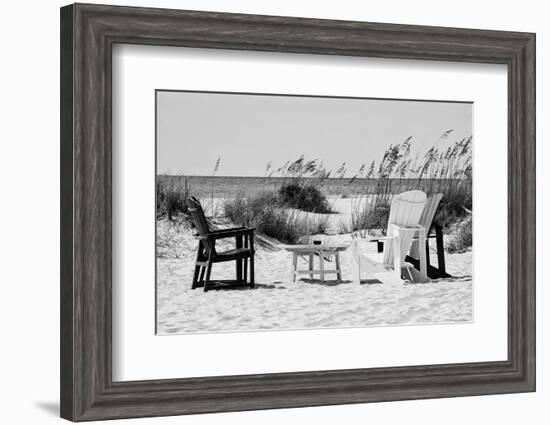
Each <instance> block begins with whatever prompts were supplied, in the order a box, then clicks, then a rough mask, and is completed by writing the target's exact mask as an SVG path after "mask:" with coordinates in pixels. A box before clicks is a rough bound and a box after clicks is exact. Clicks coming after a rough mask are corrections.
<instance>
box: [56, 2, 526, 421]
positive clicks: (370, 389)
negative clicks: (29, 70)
mask: <svg viewBox="0 0 550 425" xmlns="http://www.w3.org/2000/svg"><path fill="white" fill-rule="evenodd" d="M115 43H130V44H148V45H161V46H167V45H170V46H187V47H202V48H217V49H222V48H223V49H242V50H260V51H277V52H296V53H310V54H322V55H350V56H371V57H384V58H402V59H429V60H442V61H459V62H480V63H500V64H506V65H507V66H508V77H509V78H508V79H509V93H508V111H509V112H508V122H509V124H508V125H509V128H508V170H509V174H508V204H509V221H508V241H509V248H508V250H509V260H508V288H509V289H508V295H509V297H508V299H509V304H508V360H506V361H495V362H480V363H460V364H446V365H425V366H412V367H389V368H376V369H354V370H333V371H318V372H298V373H277V374H263V375H241V376H222V377H205V378H186V379H168V380H150V381H135V382H113V381H112V379H111V376H112V375H111V338H112V336H111V284H112V282H111V270H112V264H111V226H112V221H111V178H112V171H111V166H112V164H111V49H112V46H113V44H115ZM486 283H487V282H486ZM489 283H490V282H489ZM534 390H535V35H534V34H530V33H519V32H501V31H483V30H470V29H456V28H440V27H423V26H409V25H393V24H377V23H376V24H375V23H365V22H345V21H330V20H318V19H298V18H288V17H274V16H254V15H240V14H224V13H205V12H194V11H180V10H166V9H147V8H129V7H113V6H101V5H86V4H75V5H71V6H66V7H63V8H62V9H61V416H62V417H64V418H66V419H70V420H74V421H84V420H98V419H114V418H130V417H143V416H162V415H180V414H190V413H205V412H224V411H239V410H254V409H271V408H283V407H300V406H319V405H328V404H345V403H365V402H374V401H390V400H403V399H422V398H437V397H455V396H467V395H481V394H499V393H511V392H527V391H534Z"/></svg>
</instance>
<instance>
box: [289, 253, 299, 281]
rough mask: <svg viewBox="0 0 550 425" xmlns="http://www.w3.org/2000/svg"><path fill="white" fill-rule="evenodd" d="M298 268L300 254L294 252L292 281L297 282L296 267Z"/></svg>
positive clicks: (291, 270)
mask: <svg viewBox="0 0 550 425" xmlns="http://www.w3.org/2000/svg"><path fill="white" fill-rule="evenodd" d="M297 268H298V254H296V253H295V252H293V253H292V268H291V269H290V281H291V282H296V269H297Z"/></svg>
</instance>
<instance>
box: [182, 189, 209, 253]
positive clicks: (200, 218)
mask: <svg viewBox="0 0 550 425" xmlns="http://www.w3.org/2000/svg"><path fill="white" fill-rule="evenodd" d="M186 203H187V208H188V209H189V212H190V213H191V217H192V218H193V222H194V223H195V227H196V228H197V232H198V233H199V235H200V236H208V234H209V233H210V228H209V227H208V222H207V221H206V217H205V215H204V211H203V210H202V205H201V203H200V201H199V200H198V199H197V198H195V197H194V196H191V197H189V198H187V200H186ZM203 243H204V246H205V247H206V249H207V250H211V249H213V248H214V246H213V245H212V246H211V243H210V241H209V240H208V239H203Z"/></svg>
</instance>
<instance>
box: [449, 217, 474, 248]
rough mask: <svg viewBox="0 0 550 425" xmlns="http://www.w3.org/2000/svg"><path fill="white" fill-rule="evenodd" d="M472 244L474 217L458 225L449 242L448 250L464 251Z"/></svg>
mask: <svg viewBox="0 0 550 425" xmlns="http://www.w3.org/2000/svg"><path fill="white" fill-rule="evenodd" d="M471 246H472V217H471V216H470V217H468V218H467V219H466V220H464V221H463V222H461V223H460V224H458V225H457V229H456V234H455V236H454V237H453V239H451V241H450V242H449V245H448V246H447V251H448V252H450V253H455V252H464V251H466V250H467V249H468V248H470V247H471Z"/></svg>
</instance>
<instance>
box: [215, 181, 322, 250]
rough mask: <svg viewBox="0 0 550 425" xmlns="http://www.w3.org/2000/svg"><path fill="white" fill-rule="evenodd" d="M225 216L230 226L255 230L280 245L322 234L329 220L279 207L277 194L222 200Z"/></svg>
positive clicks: (239, 196) (242, 196) (240, 196)
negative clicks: (275, 240)
mask: <svg viewBox="0 0 550 425" xmlns="http://www.w3.org/2000/svg"><path fill="white" fill-rule="evenodd" d="M223 210H224V215H225V216H226V217H227V218H229V219H230V220H231V221H232V222H233V223H235V224H238V225H241V226H246V227H254V228H256V230H257V231H258V232H260V233H263V234H264V235H266V236H269V237H272V238H275V239H277V240H278V241H280V242H282V243H287V244H295V243H298V242H300V241H302V240H303V238H304V237H307V236H310V235H315V234H323V233H325V231H326V229H327V226H328V217H326V216H313V215H308V214H304V213H300V212H299V211H295V210H288V209H286V208H284V207H282V206H281V203H280V200H279V197H278V195H277V193H274V192H265V193H261V194H258V195H253V196H250V197H246V196H245V194H244V192H241V193H239V194H238V195H237V196H236V197H235V198H231V199H226V200H225V201H224V206H223Z"/></svg>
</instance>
